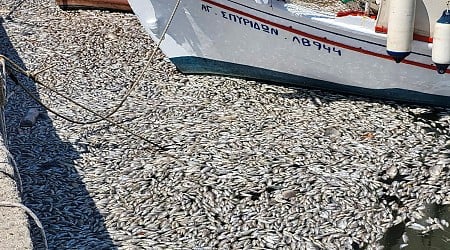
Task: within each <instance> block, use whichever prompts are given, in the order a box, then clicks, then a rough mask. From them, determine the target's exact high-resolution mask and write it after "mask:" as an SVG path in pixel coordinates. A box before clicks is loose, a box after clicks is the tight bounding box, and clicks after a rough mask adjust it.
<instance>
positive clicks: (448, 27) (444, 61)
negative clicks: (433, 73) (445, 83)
mask: <svg viewBox="0 0 450 250" xmlns="http://www.w3.org/2000/svg"><path fill="white" fill-rule="evenodd" d="M431 58H432V60H433V62H434V63H435V64H436V70H437V72H438V73H439V74H444V73H445V72H446V71H447V68H448V66H449V65H450V11H449V10H445V11H444V13H442V16H441V18H439V20H437V22H436V24H435V25H434V33H433V49H432V52H431Z"/></svg>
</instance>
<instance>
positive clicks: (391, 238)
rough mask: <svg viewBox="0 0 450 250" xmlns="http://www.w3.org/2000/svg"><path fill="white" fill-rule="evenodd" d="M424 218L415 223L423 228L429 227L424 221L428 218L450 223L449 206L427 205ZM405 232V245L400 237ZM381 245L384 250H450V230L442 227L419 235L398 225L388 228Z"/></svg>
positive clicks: (403, 224) (404, 226) (415, 231)
mask: <svg viewBox="0 0 450 250" xmlns="http://www.w3.org/2000/svg"><path fill="white" fill-rule="evenodd" d="M424 214H425V216H424V218H423V219H421V220H418V221H416V223H419V224H421V225H423V226H427V225H429V224H428V223H427V222H426V220H427V219H428V217H431V218H438V219H439V220H446V221H448V222H450V206H449V205H447V206H442V205H436V204H431V205H427V209H426V210H425V211H424ZM405 232H406V235H407V236H408V242H407V243H405V242H404V240H403V238H402V235H403V234H404V233H405ZM382 244H383V246H384V247H385V248H384V249H385V250H390V249H392V250H393V249H405V250H427V249H439V250H448V249H450V228H449V227H444V230H441V229H437V230H433V231H431V232H428V233H426V234H421V232H420V231H417V230H413V229H411V228H409V227H407V226H406V225H405V223H400V224H398V225H396V226H394V227H392V228H390V229H389V230H388V231H387V232H386V235H385V237H384V238H383V239H382Z"/></svg>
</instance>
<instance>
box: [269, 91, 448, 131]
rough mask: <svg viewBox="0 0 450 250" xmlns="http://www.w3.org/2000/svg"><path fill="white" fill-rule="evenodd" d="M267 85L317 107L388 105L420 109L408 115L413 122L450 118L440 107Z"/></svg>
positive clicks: (445, 109)
mask: <svg viewBox="0 0 450 250" xmlns="http://www.w3.org/2000/svg"><path fill="white" fill-rule="evenodd" d="M264 83H267V84H272V85H278V86H283V87H288V88H291V89H292V90H294V91H293V92H290V93H280V94H279V95H280V96H281V97H283V98H287V99H308V100H310V101H311V102H312V103H314V104H315V105H317V106H322V105H327V104H332V103H335V102H342V101H347V102H350V103H354V102H365V103H370V104H374V105H375V104H380V105H388V106H390V107H392V108H395V109H406V108H420V109H423V111H422V112H420V113H418V114H416V113H410V114H411V115H412V116H413V117H414V121H422V122H435V121H439V120H440V119H441V118H444V117H448V116H450V108H447V107H440V106H429V105H425V104H416V103H409V102H405V101H394V100H388V99H382V98H376V97H370V96H363V95H355V94H350V93H345V92H342V91H331V90H322V89H317V88H309V87H304V86H302V87H299V86H295V85H290V84H279V83H273V82H264Z"/></svg>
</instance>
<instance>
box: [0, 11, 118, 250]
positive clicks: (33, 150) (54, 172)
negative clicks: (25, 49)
mask: <svg viewBox="0 0 450 250" xmlns="http://www.w3.org/2000/svg"><path fill="white" fill-rule="evenodd" d="M4 22H5V20H4V19H3V18H2V17H0V54H2V55H5V56H6V57H8V58H10V59H12V60H13V61H14V62H15V63H17V64H18V65H19V66H20V67H23V68H25V67H26V66H25V64H24V62H23V61H22V60H21V58H20V56H19V53H18V52H17V51H16V50H15V48H14V45H13V43H12V42H11V41H10V39H9V38H8V34H7V32H6V30H5V29H4V25H3V24H4ZM14 76H15V77H16V78H17V80H18V82H20V83H22V84H23V85H25V86H26V87H27V88H28V90H29V91H31V92H32V93H33V94H34V95H35V96H37V97H39V93H38V91H37V87H36V85H35V83H34V82H33V81H31V80H30V79H28V78H26V77H24V76H21V75H18V74H17V73H14ZM7 96H8V100H7V104H6V107H5V120H6V125H7V136H8V141H9V150H10V152H11V154H12V156H13V157H14V159H15V161H16V162H17V165H18V169H19V172H20V175H21V178H22V188H23V191H22V193H21V197H22V202H23V204H24V205H25V206H27V207H28V208H30V209H31V210H32V211H33V212H34V213H35V214H36V215H37V217H38V218H39V220H40V221H41V223H42V225H43V227H44V229H45V233H46V235H47V241H48V245H49V249H117V247H116V246H114V244H113V241H112V239H111V236H110V235H109V233H108V231H107V229H106V227H105V220H104V216H103V215H102V213H101V212H100V211H99V209H98V208H97V207H96V205H95V202H94V200H93V199H92V197H91V196H90V194H89V192H88V190H87V187H86V185H85V183H84V182H83V177H82V175H80V174H82V172H81V171H80V169H77V168H76V167H75V160H76V159H78V158H80V154H81V153H80V152H77V150H76V149H75V148H74V146H73V145H72V144H71V143H69V142H64V141H63V140H62V139H61V138H60V137H59V135H58V133H57V130H56V128H55V126H54V124H53V121H52V120H51V118H50V117H49V116H48V114H47V111H46V110H45V109H43V108H41V107H39V105H38V104H37V102H35V101H34V100H33V99H31V98H30V97H29V96H28V95H27V94H26V92H25V91H24V90H23V89H21V88H20V87H19V86H17V85H16V84H15V83H14V81H12V78H9V79H8V83H7ZM30 108H37V109H38V110H39V111H40V114H39V116H38V118H37V120H36V123H35V124H34V125H33V126H31V127H27V126H24V123H22V124H21V121H22V118H23V117H24V115H25V114H26V113H27V112H28V111H29V110H30ZM21 125H22V126H21ZM29 224H30V233H31V237H32V241H33V245H34V249H44V245H43V244H44V242H43V239H42V236H41V233H40V231H39V229H38V227H37V226H36V224H35V222H34V221H32V220H30V223H29Z"/></svg>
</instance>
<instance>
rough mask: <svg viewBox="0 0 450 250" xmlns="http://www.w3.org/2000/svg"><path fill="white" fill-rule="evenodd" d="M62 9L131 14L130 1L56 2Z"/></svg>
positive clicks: (91, 0)
mask: <svg viewBox="0 0 450 250" xmlns="http://www.w3.org/2000/svg"><path fill="white" fill-rule="evenodd" d="M56 4H58V5H59V6H60V7H61V8H62V9H80V8H89V9H107V10H120V11H127V12H128V11H129V12H131V11H132V10H131V7H130V5H129V4H128V0H56Z"/></svg>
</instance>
